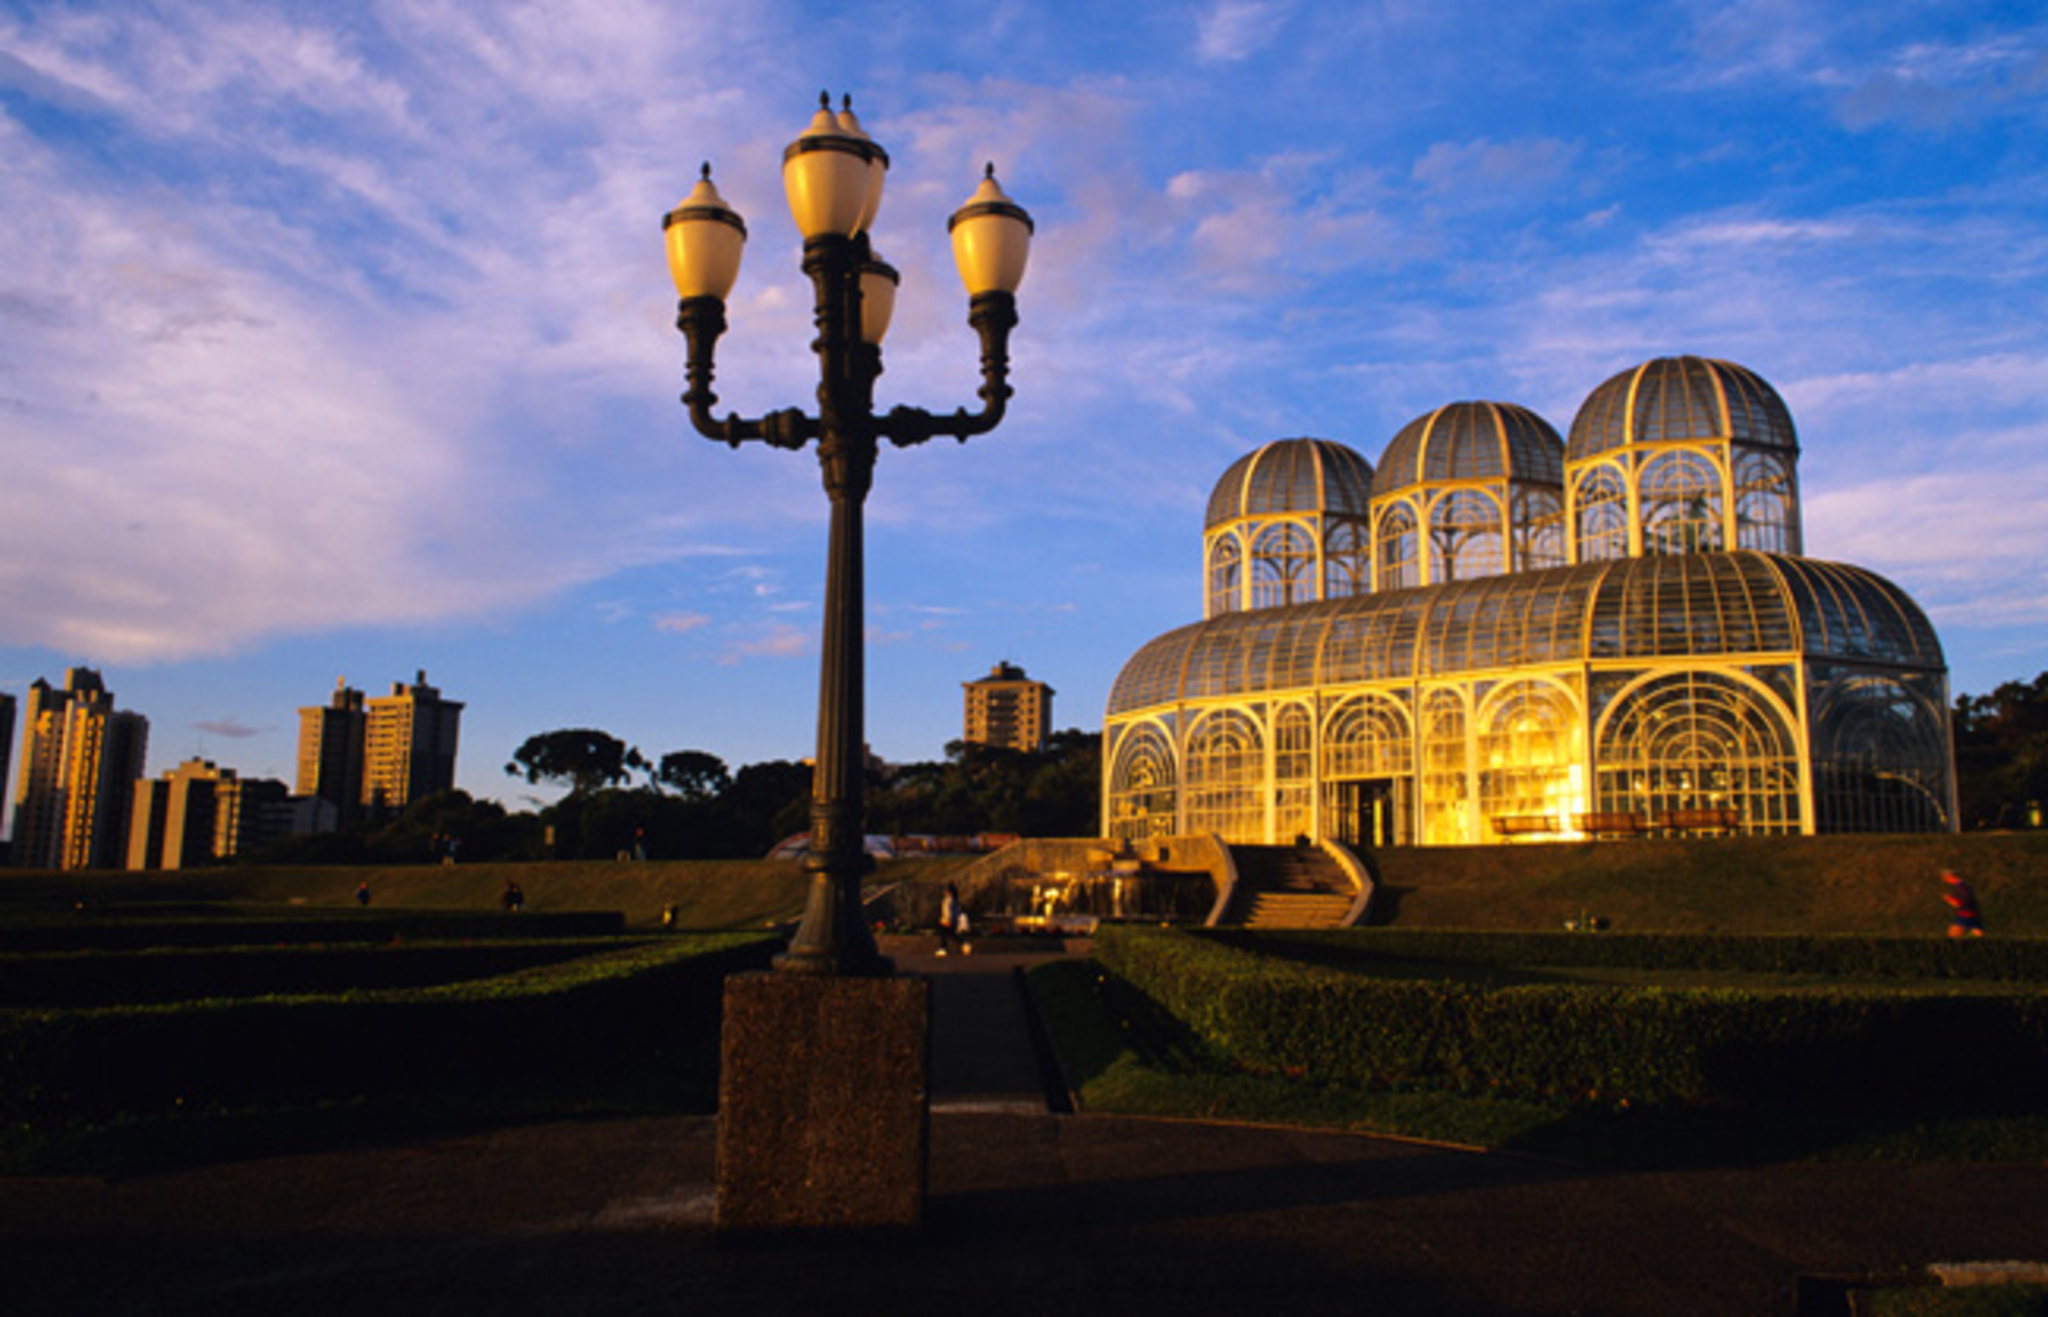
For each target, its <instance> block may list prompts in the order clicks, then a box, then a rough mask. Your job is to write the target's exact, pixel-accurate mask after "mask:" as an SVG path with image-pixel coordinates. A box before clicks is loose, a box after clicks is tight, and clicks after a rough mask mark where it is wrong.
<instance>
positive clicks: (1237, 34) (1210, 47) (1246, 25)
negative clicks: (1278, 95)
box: [1195, 0, 1293, 63]
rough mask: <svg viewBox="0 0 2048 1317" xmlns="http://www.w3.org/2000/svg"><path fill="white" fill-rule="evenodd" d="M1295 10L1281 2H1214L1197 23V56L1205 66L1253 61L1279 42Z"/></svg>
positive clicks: (1235, 0) (1261, 0)
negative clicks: (1253, 57)
mask: <svg viewBox="0 0 2048 1317" xmlns="http://www.w3.org/2000/svg"><path fill="white" fill-rule="evenodd" d="M1292 9H1293V5H1291V4H1287V3H1282V2H1281V0H1214V3H1212V4H1211V5H1210V6H1209V7H1208V8H1207V9H1206V10H1204V11H1203V12H1202V13H1201V14H1200V15H1199V16H1198V17H1197V18H1196V20H1195V55H1196V57H1197V58H1198V59H1200V60H1202V61H1203V62H1204V63H1218V62H1228V61H1234V60H1241V59H1246V58H1249V57H1250V56H1252V55H1255V54H1257V53H1258V52H1259V51H1260V50H1262V49H1264V48H1265V47H1267V46H1269V45H1271V44H1272V43H1273V42H1274V41H1275V40H1276V39H1278V37H1279V35H1280V28H1281V26H1282V25H1283V24H1284V23H1285V22H1286V21H1287V17H1288V14H1289V12H1290V11H1291V10H1292Z"/></svg>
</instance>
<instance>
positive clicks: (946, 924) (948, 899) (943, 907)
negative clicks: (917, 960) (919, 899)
mask: <svg viewBox="0 0 2048 1317" xmlns="http://www.w3.org/2000/svg"><path fill="white" fill-rule="evenodd" d="M966 919H967V912H966V911H965V910H963V909H961V907H960V889H959V887H958V886H956V885H955V884H953V883H947V884H946V894H945V895H944V896H943V897H941V898H940V899H939V951H938V954H939V955H941V956H943V955H945V954H946V953H947V952H948V951H950V950H952V949H953V948H954V947H955V946H957V945H959V942H960V925H961V924H962V923H964V922H965V921H966Z"/></svg>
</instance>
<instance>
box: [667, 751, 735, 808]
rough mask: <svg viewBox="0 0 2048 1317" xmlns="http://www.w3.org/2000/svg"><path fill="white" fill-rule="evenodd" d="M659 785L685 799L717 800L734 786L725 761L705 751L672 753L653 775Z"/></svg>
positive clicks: (669, 753)
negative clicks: (670, 788)
mask: <svg viewBox="0 0 2048 1317" xmlns="http://www.w3.org/2000/svg"><path fill="white" fill-rule="evenodd" d="M654 780H655V782H656V784H657V785H660V786H665V787H672V788H674V790H675V793H676V794H677V795H679V796H681V797H682V798H683V799H684V800H715V799H717V798H718V797H720V796H722V795H724V794H725V791H726V788H727V787H730V786H731V785H732V773H731V771H730V770H728V769H727V768H726V766H725V761H724V760H723V759H720V758H719V757H718V756H717V755H714V754H708V753H706V752H705V751H702V750H671V751H669V752H668V753H667V754H665V755H663V756H662V757H661V765H660V767H658V768H657V769H655V772H654Z"/></svg>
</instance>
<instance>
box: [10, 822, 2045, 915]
mask: <svg viewBox="0 0 2048 1317" xmlns="http://www.w3.org/2000/svg"><path fill="white" fill-rule="evenodd" d="M973 858H974V857H971V856H954V857H945V858H935V859H929V860H906V861H898V862H895V863H892V864H884V865H883V866H882V867H881V868H880V870H879V871H878V872H877V873H876V874H875V876H874V879H873V881H874V882H876V883H889V882H901V881H912V882H930V883H943V882H945V881H947V880H948V879H950V878H954V877H957V876H958V874H959V871H960V870H961V869H962V868H963V867H965V866H966V865H968V864H970V863H972V862H973ZM1375 863H1376V864H1377V866H1378V869H1379V874H1380V879H1381V891H1380V895H1379V897H1378V898H1377V902H1376V905H1375V907H1374V913H1373V919H1372V922H1374V923H1391V924H1394V925H1398V926H1402V927H1412V928H1503V929H1529V930H1538V931H1553V930H1556V929H1558V928H1560V927H1562V925H1563V923H1564V921H1565V920H1566V919H1569V918H1572V917H1574V916H1577V915H1579V914H1581V913H1587V914H1593V915H1598V916H1600V917H1602V918H1605V919H1606V920H1608V921H1609V923H1610V924H1611V926H1613V927H1614V928H1616V929H1625V930H1629V931H1634V932H1646V931H1653V930H1660V931H1661V930H1682V931H1690V932H1723V933H1796V932H1836V933H1864V934H1889V935H1900V936H1914V935H1937V936H1938V935H1939V934H1940V933H1941V932H1942V931H1943V930H1944V928H1945V927H1946V925H1947V916H1946V909H1945V907H1944V906H1943V905H1942V904H1941V898H1940V894H1939V892H1938V891H1937V889H1936V879H1937V877H1938V876H1939V874H1940V872H1941V870H1942V869H1943V868H1946V867H1952V868H1954V869H1956V870H1957V871H1958V872H1960V873H1961V874H1963V875H1964V876H1965V877H1967V878H1968V879H1969V880H1970V881H1971V883H1972V884H1973V885H1974V886H1975V887H1976V889H1977V893H1978V895H1979V896H1980V897H1982V899H1983V901H1984V906H1985V915H1986V921H1987V923H1988V925H1989V927H1990V930H1991V932H1992V934H1993V935H2001V934H2002V935H2008V936H2029V937H2048V833H1982V834H1970V835H1966V836H1959V837H1950V836H1932V837H1891V836H1886V837H1745V838H1733V839H1727V840H1712V839H1703V840H1698V841H1692V842H1668V841H1617V842H1601V843H1584V844H1558V845H1547V844H1530V845H1517V846H1471V847H1465V846H1453V847H1434V848H1429V849H1420V848H1408V849H1395V850H1386V851H1382V852H1380V853H1379V854H1378V855H1377V856H1376V857H1375ZM508 878H511V879H516V880H517V881H518V882H519V884H520V886H521V887H523V888H524V889H525V891H526V901H527V908H528V909H532V910H618V911H621V912H623V913H624V914H625V916H626V919H627V921H628V922H629V923H635V924H649V923H654V922H656V921H657V920H659V919H660V917H661V912H662V910H663V908H664V907H666V906H669V905H675V906H677V907H678V908H679V918H680V922H681V923H682V924H683V925H684V926H686V927H692V928H759V927H761V926H762V925H764V924H767V923H770V922H774V921H778V920H784V919H789V918H793V917H794V916H795V915H796V914H798V913H799V912H800V911H801V910H802V908H803V900H804V883H805V880H804V875H803V870H802V867H801V866H800V865H799V864H797V863H796V862H794V861H774V860H689V861H649V862H646V863H641V864H633V863H617V862H613V861H578V862H562V863H556V864H463V865H454V866H447V867H436V866H428V865H420V866H408V867H398V868H374V867H365V868H345V867H331V868H291V869H283V868H276V869H273V868H250V869H212V870H200V871H183V872H179V873H161V874H139V873H135V874H87V875H70V874H66V875H48V874H31V873H16V872H12V871H8V870H0V918H4V917H5V912H6V908H7V907H8V906H9V905H13V904H19V903H21V902H23V901H25V900H32V901H35V902H36V903H38V904H47V903H49V902H52V901H54V902H57V903H60V904H64V905H68V904H70V903H71V902H72V901H73V900H77V899H92V900H99V901H137V900H142V901H146V900H166V901H232V902H248V903H256V904H284V903H286V902H299V903H303V904H308V905H340V904H347V903H350V902H352V901H353V900H354V894H355V889H356V884H357V883H359V882H363V881H368V882H369V884H370V887H371V890H372V892H373V893H374V894H375V899H376V902H377V904H378V905H383V906H397V907H401V908H404V907H413V908H437V909H450V908H453V909H490V908H494V907H495V905H496V902H497V899H498V893H499V892H500V891H501V890H503V888H504V885H505V882H506V880H507V879H508Z"/></svg>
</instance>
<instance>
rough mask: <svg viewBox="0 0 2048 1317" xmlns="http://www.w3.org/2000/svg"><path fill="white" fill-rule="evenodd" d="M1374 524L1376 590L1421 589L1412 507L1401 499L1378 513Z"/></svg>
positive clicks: (1420, 568) (1418, 554)
mask: <svg viewBox="0 0 2048 1317" xmlns="http://www.w3.org/2000/svg"><path fill="white" fill-rule="evenodd" d="M1375 524H1376V526H1377V528H1378V530H1377V536H1376V538H1377V542H1378V554H1379V562H1378V567H1377V575H1378V581H1377V588H1379V589H1381V590H1405V589H1407V588H1408V587H1409V586H1411V585H1421V584H1422V562H1421V546H1420V544H1419V543H1418V541H1417V536H1416V533H1415V508H1414V505H1413V504H1411V503H1409V502H1408V501H1407V500H1406V499H1403V500H1401V501H1400V502H1398V503H1395V504H1393V505H1391V506H1390V507H1388V508H1386V509H1385V510H1384V511H1382V512H1381V513H1380V515H1379V519H1378V521H1377V522H1376V523H1375Z"/></svg>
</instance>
